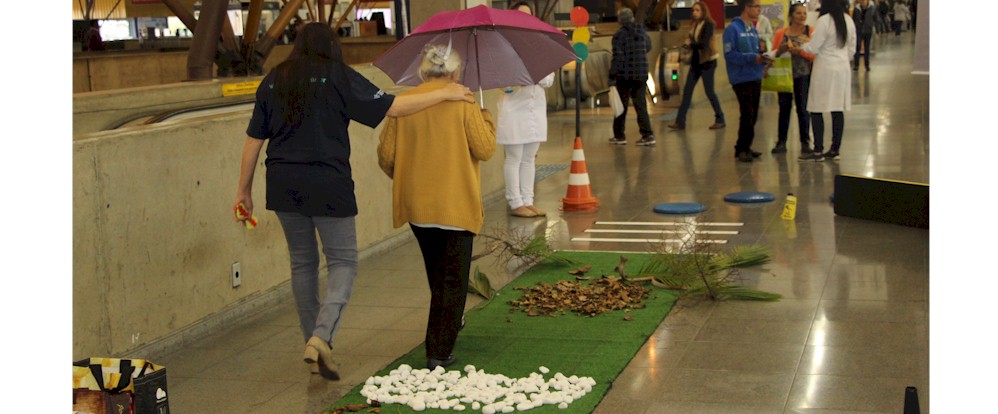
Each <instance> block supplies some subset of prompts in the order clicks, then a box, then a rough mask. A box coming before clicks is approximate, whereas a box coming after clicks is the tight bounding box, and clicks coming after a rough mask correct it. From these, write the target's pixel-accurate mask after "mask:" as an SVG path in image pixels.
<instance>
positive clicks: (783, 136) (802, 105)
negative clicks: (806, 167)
mask: <svg viewBox="0 0 998 414" xmlns="http://www.w3.org/2000/svg"><path fill="white" fill-rule="evenodd" d="M810 88H811V75H810V74H807V75H804V76H800V77H796V78H794V91H793V92H779V93H777V94H776V96H777V101H778V102H779V104H780V117H779V124H778V126H779V130H778V131H777V140H776V143H777V144H784V145H786V143H787V134H788V130H789V129H790V110H791V109H793V108H794V107H795V105H796V109H797V127H798V130H799V131H800V145H801V148H802V149H803V148H810V146H811V135H810V134H809V133H808V127H809V126H810V121H811V119H810V116H809V114H808V112H807V92H808V89H810Z"/></svg>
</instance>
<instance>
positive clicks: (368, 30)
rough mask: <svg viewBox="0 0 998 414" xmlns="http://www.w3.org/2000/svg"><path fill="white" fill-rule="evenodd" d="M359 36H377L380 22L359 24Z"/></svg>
mask: <svg viewBox="0 0 998 414" xmlns="http://www.w3.org/2000/svg"><path fill="white" fill-rule="evenodd" d="M357 27H358V28H359V29H360V30H359V31H358V34H359V36H377V35H378V22H357Z"/></svg>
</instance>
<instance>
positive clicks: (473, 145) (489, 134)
mask: <svg viewBox="0 0 998 414" xmlns="http://www.w3.org/2000/svg"><path fill="white" fill-rule="evenodd" d="M465 111H466V112H465V117H464V128H465V134H467V136H468V148H470V149H471V156H472V157H475V159H477V160H479V161H488V160H489V159H490V158H492V154H494V153H495V151H496V124H495V122H493V121H492V113H491V112H489V110H488V109H479V108H478V106H477V105H467V106H466V109H465Z"/></svg>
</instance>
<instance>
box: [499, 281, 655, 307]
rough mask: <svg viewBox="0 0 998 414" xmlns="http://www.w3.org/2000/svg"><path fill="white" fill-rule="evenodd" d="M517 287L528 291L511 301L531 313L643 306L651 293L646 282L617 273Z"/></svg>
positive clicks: (515, 305) (514, 305)
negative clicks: (589, 281)
mask: <svg viewBox="0 0 998 414" xmlns="http://www.w3.org/2000/svg"><path fill="white" fill-rule="evenodd" d="M580 279H584V278H580ZM514 289H515V290H522V291H524V294H523V297H522V298H520V299H519V300H512V301H509V304H510V305H513V310H514V311H515V310H517V309H519V310H522V311H523V312H526V313H527V314H528V315H530V316H539V315H547V316H557V315H558V313H559V312H562V313H563V312H564V311H572V312H576V313H578V314H581V315H589V316H596V315H598V314H601V313H606V312H612V311H615V310H620V309H641V308H644V304H642V303H641V301H642V300H643V299H644V297H645V296H647V295H648V289H646V288H645V287H644V286H641V285H639V284H637V283H633V282H631V281H629V280H622V279H620V278H617V277H615V276H603V277H601V278H599V279H596V280H594V281H593V282H592V283H590V284H582V283H581V282H577V281H576V282H572V281H567V280H562V281H559V282H558V283H555V284H553V285H551V284H548V283H544V282H540V283H538V284H536V285H534V286H532V287H517V288H514Z"/></svg>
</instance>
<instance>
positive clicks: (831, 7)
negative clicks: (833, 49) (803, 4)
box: [818, 0, 849, 47]
mask: <svg viewBox="0 0 998 414" xmlns="http://www.w3.org/2000/svg"><path fill="white" fill-rule="evenodd" d="M845 13H846V12H845V7H844V6H843V2H842V0H825V1H824V2H822V3H821V10H820V11H819V12H818V15H819V16H824V15H826V14H831V15H832V20H834V21H835V36H836V37H838V38H839V47H845V45H846V38H847V37H848V36H849V33H848V28H846V17H845Z"/></svg>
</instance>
